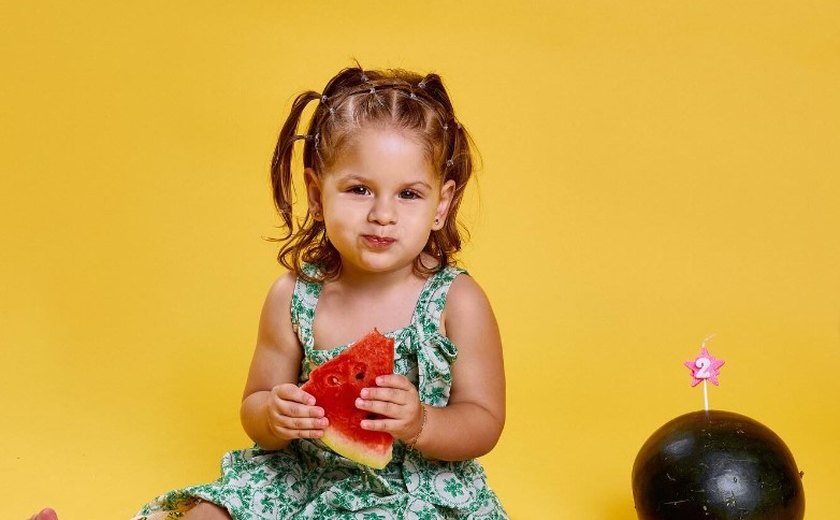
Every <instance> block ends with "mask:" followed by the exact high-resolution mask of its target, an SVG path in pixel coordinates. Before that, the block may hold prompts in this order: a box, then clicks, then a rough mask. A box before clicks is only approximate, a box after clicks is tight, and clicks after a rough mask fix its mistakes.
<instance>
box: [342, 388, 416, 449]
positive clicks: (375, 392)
mask: <svg viewBox="0 0 840 520" xmlns="http://www.w3.org/2000/svg"><path fill="white" fill-rule="evenodd" d="M376 385H377V386H376V387H373V388H363V389H362V391H361V393H360V396H359V398H358V399H356V408H358V409H360V410H364V411H366V412H371V413H375V414H378V415H381V416H383V418H382V419H365V420H363V421H362V423H361V426H362V428H363V429H365V430H373V431H382V432H388V433H390V434H391V435H392V436H393V437H394V438H395V439H399V440H401V441H403V442H409V441H413V440H416V439H415V437H416V436H417V434H418V433H419V432H420V428H421V426H422V423H423V407H422V405H421V404H420V396H419V395H418V394H417V389H416V388H415V387H414V385H413V384H411V381H409V380H408V378H406V377H405V376H402V375H399V374H390V375H387V376H379V377H377V378H376Z"/></svg>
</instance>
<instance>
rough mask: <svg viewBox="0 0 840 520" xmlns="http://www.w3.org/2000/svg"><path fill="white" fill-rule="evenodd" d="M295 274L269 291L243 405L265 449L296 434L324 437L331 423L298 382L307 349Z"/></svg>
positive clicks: (247, 424) (246, 421)
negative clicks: (298, 319) (295, 301)
mask: <svg viewBox="0 0 840 520" xmlns="http://www.w3.org/2000/svg"><path fill="white" fill-rule="evenodd" d="M294 283H295V278H294V276H293V275H292V274H287V275H285V276H283V277H281V278H280V279H278V280H277V281H276V282H275V283H274V285H272V287H271V289H270V290H269V293H268V296H267V297H266V300H265V304H264V305H263V309H262V314H261V316H260V324H259V331H258V334H257V345H256V348H255V349H254V356H253V358H252V360H251V368H250V370H249V372H248V381H247V382H246V384H245V392H244V396H243V399H242V407H241V409H240V418H241V421H242V427H243V428H244V429H245V432H246V433H247V434H248V436H249V437H250V438H251V439H252V440H253V441H254V442H255V443H257V444H258V445H259V446H260V447H261V448H264V449H269V450H275V449H282V448H284V447H285V446H286V445H287V444H288V443H289V441H290V440H292V439H295V438H314V437H320V436H321V435H322V433H323V428H324V427H326V425H327V420H326V419H325V418H324V410H323V409H322V408H320V407H318V406H314V404H315V398H314V397H312V396H311V395H309V394H308V393H306V392H304V391H303V390H301V389H300V388H298V387H297V385H296V383H297V380H298V372H299V371H300V362H301V356H302V349H301V346H300V343H299V342H298V339H297V336H296V335H295V333H294V331H293V330H292V319H291V311H290V304H291V299H292V291H293V290H294Z"/></svg>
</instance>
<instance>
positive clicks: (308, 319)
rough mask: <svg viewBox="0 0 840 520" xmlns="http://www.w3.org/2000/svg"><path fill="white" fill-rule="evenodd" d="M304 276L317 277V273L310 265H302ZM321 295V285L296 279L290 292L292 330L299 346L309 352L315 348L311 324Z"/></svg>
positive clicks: (299, 278)
mask: <svg viewBox="0 0 840 520" xmlns="http://www.w3.org/2000/svg"><path fill="white" fill-rule="evenodd" d="M303 272H304V274H306V275H308V276H312V277H317V276H318V275H319V271H318V269H317V268H316V267H314V266H312V265H310V264H304V265H303ZM320 295H321V284H320V283H319V282H308V281H306V280H304V279H303V278H301V277H300V276H298V277H297V279H296V280H295V288H294V291H293V292H292V303H291V309H290V310H291V314H292V329H293V330H294V331H295V333H296V334H297V337H298V339H299V340H300V344H301V345H303V348H304V349H305V350H306V351H307V352H309V351H311V350H312V349H313V348H314V346H315V337H314V336H313V334H312V323H313V322H314V321H315V307H316V306H317V305H318V297H319V296H320Z"/></svg>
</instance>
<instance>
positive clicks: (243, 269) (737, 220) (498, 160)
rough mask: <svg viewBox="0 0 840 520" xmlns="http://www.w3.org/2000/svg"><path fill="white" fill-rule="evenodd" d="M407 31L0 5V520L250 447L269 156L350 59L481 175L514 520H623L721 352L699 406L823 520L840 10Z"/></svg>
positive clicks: (475, 257)
mask: <svg viewBox="0 0 840 520" xmlns="http://www.w3.org/2000/svg"><path fill="white" fill-rule="evenodd" d="M454 4H457V6H455V5H454ZM396 5H397V4H395V3H389V2H370V3H367V2H337V1H336V2H273V1H243V2H218V1H209V2H208V1H200V2H199V1H195V0H192V1H183V2H162V1H151V2H104V1H96V2H82V3H79V2H70V1H66V2H61V1H43V2H11V1H6V2H3V4H2V6H0V19H2V25H3V30H2V31H0V53H2V54H1V55H2V64H0V66H2V69H0V77H2V79H0V110H1V111H2V112H0V168H2V170H1V171H2V185H0V196H2V205H0V208H2V209H0V212H1V214H0V233H2V234H1V235H0V237H2V256H0V262H2V264H0V265H2V267H0V268H1V269H2V287H0V346H2V377H0V396H2V411H3V415H2V419H3V425H2V429H0V431H2V436H0V446H2V452H0V496H2V497H3V500H2V503H0V517H2V518H4V519H5V518H9V519H16V518H23V517H24V516H26V515H28V514H29V513H31V512H33V511H35V510H37V509H38V508H40V507H42V506H45V505H52V506H53V507H56V508H57V509H58V510H59V512H60V513H62V515H63V519H64V520H72V519H78V518H94V519H98V518H101V519H113V518H126V517H128V516H129V515H130V514H132V513H133V512H134V511H135V510H136V509H137V508H138V507H139V506H140V505H141V504H142V503H144V502H145V501H146V500H148V499H150V498H151V497H153V496H154V495H156V494H158V493H160V492H162V491H165V490H167V489H170V488H173V487H180V486H184V485H187V484H191V483H197V482H204V481H208V480H211V479H213V478H215V477H216V475H217V467H218V459H219V457H220V456H221V454H222V453H223V452H224V451H225V450H228V449H232V448H236V447H242V446H245V445H246V444H247V439H246V437H245V435H244V434H243V433H242V431H241V429H240V426H239V424H238V402H239V399H240V392H241V388H242V386H243V382H244V377H245V372H246V368H247V364H248V361H249V359H250V355H251V348H252V344H253V338H254V333H255V329H256V322H257V316H258V312H259V309H260V306H261V303H262V299H263V296H264V294H265V291H266V290H267V288H268V286H269V284H270V283H271V281H272V280H273V279H274V278H275V277H277V276H278V275H280V274H281V270H280V268H279V266H278V265H277V264H276V263H275V261H274V253H275V251H276V249H275V246H274V245H272V244H270V243H267V242H265V241H263V240H262V237H263V236H270V235H272V234H273V233H274V232H275V228H274V226H275V225H276V223H277V220H276V218H275V216H274V215H273V208H272V203H271V200H270V197H269V191H268V184H267V171H268V164H269V159H270V154H271V151H272V148H273V144H274V140H275V135H276V133H277V131H278V130H279V127H280V125H281V122H282V119H283V117H284V116H285V113H286V111H287V110H288V107H289V105H290V103H291V99H292V97H293V95H295V94H296V93H297V92H299V91H301V90H304V89H308V88H313V89H316V90H318V89H320V88H321V87H322V86H323V85H324V83H325V82H326V80H327V79H328V78H329V77H331V76H332V75H333V74H334V73H335V72H337V71H338V70H339V69H340V68H342V67H345V66H348V65H350V64H351V63H352V61H351V60H352V58H358V59H359V60H360V61H361V62H362V64H363V65H365V66H367V67H389V66H399V67H405V68H409V69H416V70H418V71H422V72H428V71H436V72H439V73H440V74H441V75H442V76H443V78H444V80H445V81H446V83H447V85H448V86H449V88H450V89H451V92H452V96H453V98H454V101H455V106H456V109H457V111H458V114H459V116H460V118H461V120H462V121H463V122H464V123H465V124H466V125H467V127H468V128H469V129H470V130H471V131H472V133H473V136H474V137H475V140H476V142H477V143H478V146H479V149H480V151H481V153H482V157H483V161H484V167H483V169H482V171H481V172H480V174H479V182H478V184H476V185H474V186H473V188H472V191H471V193H472V195H471V198H470V200H469V203H468V204H467V205H466V208H465V212H464V215H463V217H464V220H465V222H466V223H467V224H469V226H470V227H471V229H472V231H473V238H472V241H471V242H470V245H469V247H468V248H467V249H466V251H465V254H464V255H463V260H464V263H465V264H466V266H467V267H468V268H469V269H470V270H471V272H472V273H473V274H474V276H475V277H476V278H477V279H478V280H479V281H480V282H481V283H482V284H483V286H484V287H485V289H486V290H487V292H488V294H489V296H490V298H491V299H492V301H493V303H494V305H495V309H496V312H497V314H498V318H499V320H500V323H501V327H502V333H503V338H504V343H505V353H506V362H507V374H508V380H509V390H508V404H509V416H508V417H509V419H508V424H507V428H506V430H505V433H504V436H503V438H502V440H501V442H500V444H499V445H498V447H497V449H496V450H495V451H494V452H493V453H492V454H490V455H489V456H487V457H485V458H484V463H485V465H486V467H487V471H488V473H489V475H490V480H491V484H492V485H493V486H494V488H495V489H496V490H497V492H498V493H499V495H500V496H501V498H502V499H503V501H504V503H505V504H506V506H507V507H508V509H509V511H510V513H511V516H512V517H514V518H517V519H530V518H569V519H576V520H580V519H583V520H588V519H593V520H598V519H607V520H632V519H634V518H635V516H634V511H633V505H632V496H631V492H630V469H631V466H632V463H633V459H634V457H635V455H636V453H637V451H638V449H639V448H640V447H641V445H642V443H643V442H644V441H645V439H646V438H647V437H648V436H649V435H650V434H651V433H652V432H653V431H654V430H655V429H656V428H658V427H659V426H660V425H661V424H663V423H664V422H666V421H667V420H669V419H671V418H673V417H675V416H677V415H680V414H682V413H685V412H688V411H692V410H695V409H698V408H699V407H701V406H702V397H701V394H702V392H701V390H700V389H699V388H694V389H692V388H690V387H689V381H690V377H689V373H688V370H687V369H686V368H685V367H683V366H682V362H683V361H685V360H687V359H689V358H693V357H694V356H695V355H696V354H697V353H698V352H699V347H700V342H701V341H702V339H703V338H704V337H706V336H707V335H708V334H710V333H713V332H714V333H717V337H716V338H715V339H714V340H713V341H712V342H711V343H710V350H711V351H712V353H713V354H714V355H716V356H718V357H722V358H725V359H726V366H725V367H724V368H723V370H722V373H721V386H720V387H713V388H712V390H711V400H712V406H713V407H716V408H722V409H728V410H732V411H736V412H739V413H742V414H745V415H749V416H751V417H753V418H755V419H757V420H759V421H761V422H763V423H765V424H766V425H768V426H770V427H771V428H772V429H774V430H775V431H776V432H777V433H778V434H779V435H780V436H781V437H782V438H783V439H784V440H785V441H786V442H787V444H788V445H789V447H790V448H791V450H792V451H793V453H794V455H795V457H796V459H797V462H798V464H799V466H800V467H801V469H803V470H804V471H805V479H804V484H805V490H806V496H807V502H808V505H807V510H808V518H810V519H812V520H824V519H830V518H836V517H837V514H838V513H837V511H838V508H840V498H838V497H840V495H838V493H837V488H838V486H840V477H838V474H840V447H839V446H840V441H838V439H840V418H839V417H838V398H839V397H840V382H838V380H840V375H838V368H840V232H838V228H839V226H838V225H840V177H838V167H839V166H840V142H838V137H840V100H839V98H838V91H840V31H838V29H837V28H838V27H840V3H838V2H836V1H808V2H802V1H798V0H796V1H788V2H781V1H769V2H768V1H761V2H759V1H744V2H723V1H703V2H697V1H684V2H681V1H663V2H647V1H633V2H603V1H572V2H550V1H543V2H504V3H492V2H491V3H487V2H478V1H468V2H443V1H437V0H432V1H423V2H408V3H400V4H399V7H396Z"/></svg>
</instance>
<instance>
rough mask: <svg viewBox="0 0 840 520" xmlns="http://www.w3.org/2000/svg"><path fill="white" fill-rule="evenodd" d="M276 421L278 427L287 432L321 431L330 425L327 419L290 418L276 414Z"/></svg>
mask: <svg viewBox="0 0 840 520" xmlns="http://www.w3.org/2000/svg"><path fill="white" fill-rule="evenodd" d="M274 421H275V424H277V425H278V428H284V429H286V430H321V429H324V428H326V427H327V426H328V425H329V424H330V422H329V420H328V419H327V418H326V417H322V418H316V419H310V418H300V417H288V416H284V415H280V414H275V416H274Z"/></svg>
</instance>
